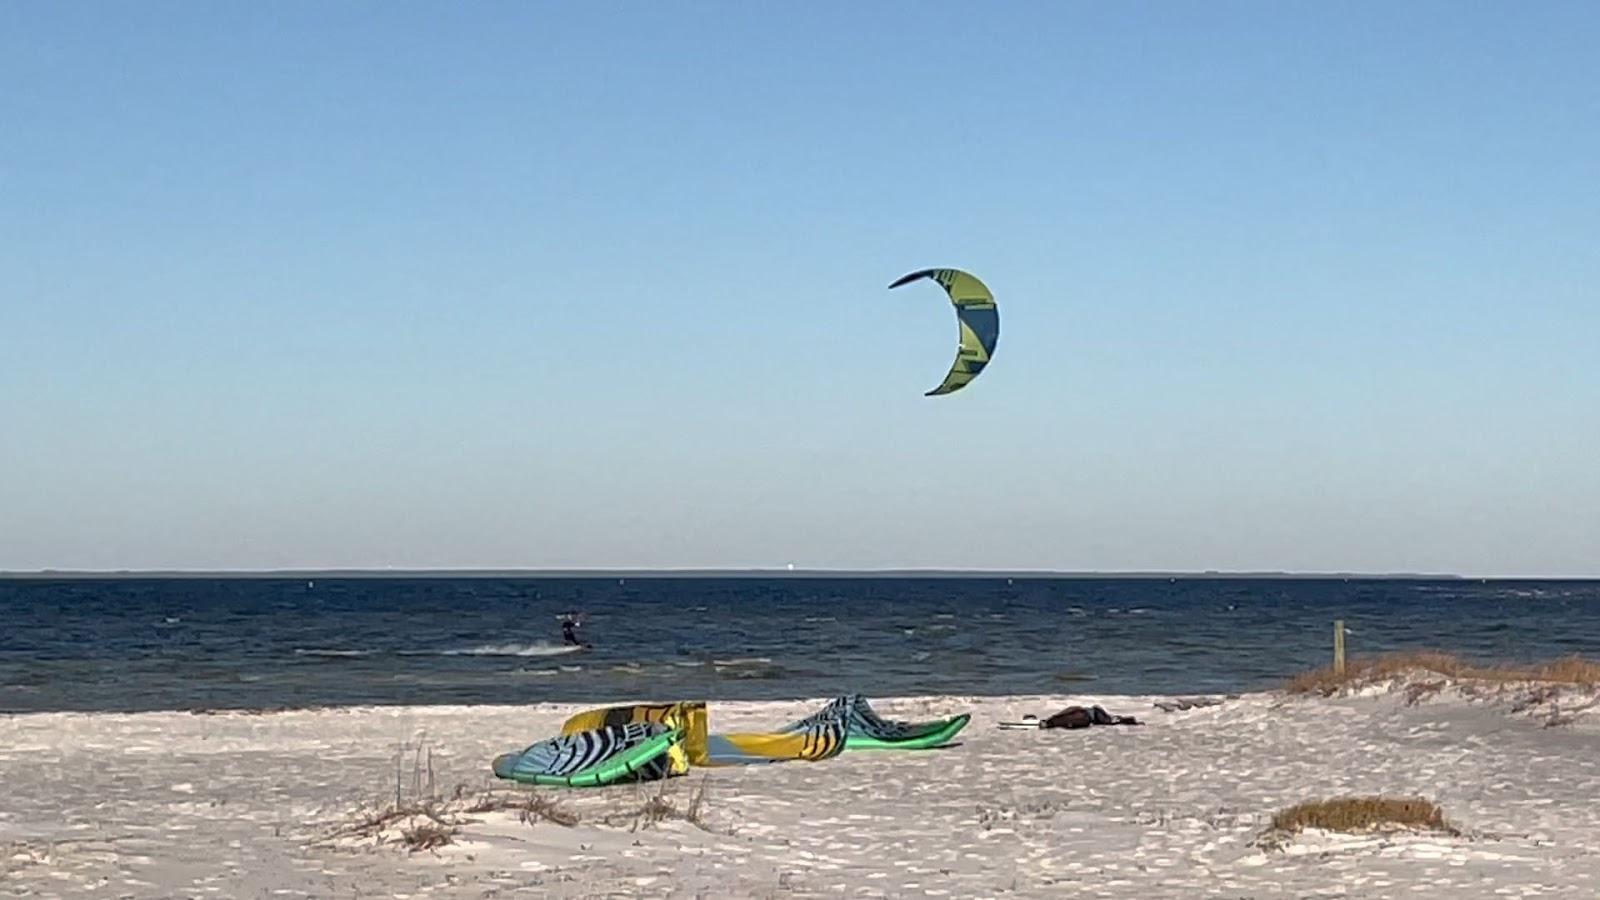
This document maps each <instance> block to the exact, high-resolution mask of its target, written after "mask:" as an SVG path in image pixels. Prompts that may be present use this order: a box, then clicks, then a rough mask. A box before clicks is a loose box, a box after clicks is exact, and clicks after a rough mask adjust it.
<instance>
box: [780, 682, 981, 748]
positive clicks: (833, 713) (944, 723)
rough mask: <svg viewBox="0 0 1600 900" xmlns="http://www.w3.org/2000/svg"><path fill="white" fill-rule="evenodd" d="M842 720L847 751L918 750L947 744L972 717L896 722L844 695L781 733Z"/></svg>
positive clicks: (859, 699) (863, 700) (856, 696)
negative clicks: (814, 724) (825, 721)
mask: <svg viewBox="0 0 1600 900" xmlns="http://www.w3.org/2000/svg"><path fill="white" fill-rule="evenodd" d="M832 719H843V720H844V722H845V726H846V741H845V748H846V749H848V750H882V749H903V750H921V749H926V748H929V747H937V746H940V745H942V744H946V743H949V741H950V739H951V738H953V737H955V736H956V734H957V733H958V732H960V731H961V729H963V728H965V727H966V726H967V723H968V722H970V721H971V720H972V717H971V716H970V715H968V714H967V713H962V714H961V715H958V716H952V717H950V718H946V719H934V720H932V721H927V722H896V721H892V720H890V719H885V718H883V717H882V716H880V715H878V713H877V711H876V710H874V709H873V708H872V704H870V703H868V702H867V698H865V697H863V696H861V695H860V694H847V695H846V696H843V697H840V698H838V699H837V700H834V701H832V702H830V703H829V704H828V705H827V706H825V707H823V708H822V709H821V710H819V711H818V712H816V713H813V714H811V715H809V716H807V717H806V718H804V719H800V720H798V721H796V722H793V723H791V724H789V725H788V726H787V727H786V728H785V729H784V730H785V731H797V730H801V729H804V728H808V727H810V726H811V725H812V724H813V723H814V722H816V721H819V720H832Z"/></svg>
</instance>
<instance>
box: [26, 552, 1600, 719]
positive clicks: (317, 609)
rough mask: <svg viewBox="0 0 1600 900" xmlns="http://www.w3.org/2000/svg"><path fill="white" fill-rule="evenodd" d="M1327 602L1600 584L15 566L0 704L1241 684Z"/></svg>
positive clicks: (1493, 650)
mask: <svg viewBox="0 0 1600 900" xmlns="http://www.w3.org/2000/svg"><path fill="white" fill-rule="evenodd" d="M569 610H571V611H579V612H582V613H583V614H584V615H585V624H584V625H583V627H582V628H581V629H580V634H581V635H582V637H584V638H585V639H586V640H588V641H590V642H592V643H593V645H594V647H593V649H589V650H583V651H576V652H575V651H573V650H571V649H570V648H568V647H565V646H563V644H562V641H561V631H560V627H559V619H558V617H559V616H560V615H561V614H562V613H564V612H567V611H569ZM1337 618H1342V619H1344V620H1345V623H1346V627H1347V628H1348V629H1349V631H1350V634H1349V636H1348V638H1347V641H1348V649H1349V652H1350V653H1351V654H1360V653H1370V652H1380V651H1389V650H1397V649H1420V648H1430V649H1444V650H1450V651H1453V652H1457V653H1460V654H1462V655H1464V656H1467V657H1470V658H1478V659H1483V660H1532V659H1547V658H1551V657H1555V656H1561V655H1568V654H1573V653H1581V654H1586V655H1600V582H1563V583H1558V582H1488V583H1481V582H1475V581H1406V580H1351V581H1342V580H1338V579H1327V580H1287V579H1286V580H1262V579H1240V580H1229V579H1211V578H1204V579H1202V578H1195V579H1177V580H1170V579H1166V578H1152V579H1088V578H1016V579H1014V580H1008V579H1006V578H1003V577H1001V578H975V577H959V578H801V577H778V578H756V577H750V578H739V577H722V578H674V577H651V578H642V577H628V578H625V579H619V578H615V577H611V578H536V577H528V578H450V577H431V578H395V579H388V578H371V577H363V578H331V579H317V580H316V581H315V582H314V583H311V582H307V581H306V580H304V579H273V578H214V579H213V578H174V579H154V578H151V579H116V580H113V579H107V580H81V579H58V580H50V579H26V580H17V579H13V580H4V581H0V711H5V712H20V711H36V710H149V709H202V708H204V709H224V708H292V707H308V706H337V705H350V704H399V703H405V704H423V703H531V702H539V701H574V702H594V703H608V702H615V701H622V700H628V699H686V698H705V699H784V698H797V697H815V696H828V695H835V694H842V693H848V692H861V693H865V694H867V695H868V696H879V697H882V696H892V695H910V694H1012V693H1051V692H1056V693H1059V692H1070V693H1075V694H1090V695H1093V694H1102V693H1103V694H1108V695H1110V694H1126V693H1188V692H1216V691H1246V690H1252V689H1260V688H1269V687H1274V686H1276V685H1278V684H1280V683H1281V682H1282V681H1283V680H1284V679H1285V678H1287V677H1289V676H1291V675H1293V674H1294V673H1296V672H1299V671H1302V670H1305V669H1307V668H1311V667H1314V666H1318V665H1323V664H1325V663H1327V661H1328V660H1329V658H1330V655H1331V647H1332V623H1333V621H1334V620H1335V619H1337Z"/></svg>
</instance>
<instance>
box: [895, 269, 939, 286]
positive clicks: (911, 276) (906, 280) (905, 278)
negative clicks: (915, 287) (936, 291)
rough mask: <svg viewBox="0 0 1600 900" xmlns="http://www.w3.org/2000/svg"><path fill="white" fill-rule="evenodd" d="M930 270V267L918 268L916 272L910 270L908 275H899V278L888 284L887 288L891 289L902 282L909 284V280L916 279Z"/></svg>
mask: <svg viewBox="0 0 1600 900" xmlns="http://www.w3.org/2000/svg"><path fill="white" fill-rule="evenodd" d="M932 271H933V270H932V269H920V270H918V271H916V272H912V273H911V274H909V275H901V276H900V277H899V278H896V279H895V280H894V283H893V284H891V285H889V290H891V291H892V290H894V289H895V288H897V287H899V286H900V285H902V284H910V283H911V282H913V281H916V280H917V279H918V278H921V277H923V276H925V275H927V274H928V273H929V272H932Z"/></svg>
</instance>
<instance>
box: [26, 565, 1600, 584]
mask: <svg viewBox="0 0 1600 900" xmlns="http://www.w3.org/2000/svg"><path fill="white" fill-rule="evenodd" d="M752 576H760V577H788V578H819V577H820V578H826V577H836V578H837V577H843V578H874V577H877V578H884V577H943V578H1013V579H1014V578H1028V579H1097V578H1098V579H1154V578H1167V579H1179V578H1182V579H1190V580H1205V579H1211V580H1222V579H1230V578H1234V579H1271V578H1278V579H1304V580H1333V579H1344V580H1351V579H1357V580H1363V581H1384V580H1387V581H1594V580H1600V576H1593V575H1589V576H1585V575H1576V576H1564V575H1462V574H1458V573H1451V572H1431V573H1430V572H1359V571H1350V572H1342V571H1292V570H1272V569H1246V570H1220V569H1206V570H1202V571H1193V570H1180V569H1148V570H1145V569H1139V570H1105V571H1097V570H1071V569H981V568H959V569H940V568H918V567H903V568H841V569H829V568H799V567H795V568H788V567H779V568H769V567H761V566H750V567H732V566H705V567H693V566H682V567H661V568H600V567H570V568H480V567H473V568H441V567H435V568H402V567H398V566H387V567H383V568H324V569H316V568H285V569H50V568H45V569H5V570H0V579H6V580H21V579H30V578H33V579H37V578H83V579H90V578H129V579H133V578H302V577H306V578H317V577H321V578H618V577H621V578H627V577H633V578H684V577H699V578H716V577H723V578H727V577H752Z"/></svg>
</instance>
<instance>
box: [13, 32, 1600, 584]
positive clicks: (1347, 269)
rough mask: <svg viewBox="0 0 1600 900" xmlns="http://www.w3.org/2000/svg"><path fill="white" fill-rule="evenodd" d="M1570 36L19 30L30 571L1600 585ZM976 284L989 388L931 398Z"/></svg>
mask: <svg viewBox="0 0 1600 900" xmlns="http://www.w3.org/2000/svg"><path fill="white" fill-rule="evenodd" d="M1596 47H1600V7H1597V6H1596V5H1595V4H1593V3H1586V2H1573V3H1556V2H1550V3H1539V4H1534V5H1518V4H1463V3H1445V2H1441V3H1424V2H1417V3H1405V4H1393V3H1382V2H1366V3H1340V4H1322V5H1316V4H1283V3H1271V2H1261V3H1208V4H1161V3H1137V4H1100V3H1096V4H1090V3H1072V4H1068V3H1014V4H1005V5H1001V6H986V5H974V4H966V3H909V2H907V3H874V4H855V3H818V4H791V5H787V6H777V5H771V4H744V3H709V2H704V3H682V4H642V3H634V4H600V3H564V4H556V3H506V4H487V3H472V4H438V3H435V4H421V3H392V2H385V3H375V2H374V3H365V2H347V3H337V4H327V3H306V2H299V3H278V4H246V3H237V2H233V3H205V4H201V3H176V2H149V3H137V4H132V3H78V4H60V3H44V2H13V3H6V4H3V5H0V85H3V86H4V90H0V568H8V569H34V568H41V567H63V568H73V567H84V568H166V567H176V568H210V567H223V568H276V567H285V566H288V567H299V566H311V567H321V566H336V567H345V566H360V567H381V566H386V565H395V566H449V567H458V566H530V567H539V566H647V567H653V566H747V565H760V566H766V565H773V566H781V565H783V564H786V563H789V562H794V563H795V564H797V565H798V566H801V567H806V566H841V567H879V566H936V567H984V568H989V567H1002V568H1003V567H1020V568H1055V569H1105V570H1127V569H1156V568H1159V569H1261V568H1270V569H1293V570H1362V571H1393V570H1410V571H1418V570H1421V571H1452V572H1460V573H1466V574H1484V575H1495V574H1499V575H1513V574H1531V575H1585V574H1586V575H1600V53H1597V52H1596V49H1595V48H1596ZM927 266H958V267H962V268H967V269H970V270H971V271H973V272H975V273H977V274H978V275H979V276H980V277H982V278H984V279H985V280H986V281H987V282H988V283H989V285H990V287H991V288H992V289H993V290H994V291H995V293H996V294H997V296H998V299H999V303H1000V311H1001V322H1002V329H1001V338H1000V346H999V351H998V353H997V355H996V361H995V363H994V364H993V365H992V366H991V367H990V368H989V370H988V371H987V372H986V373H985V374H984V375H983V376H982V377H981V378H980V379H979V380H978V381H977V382H976V383H974V384H973V385H972V386H971V387H970V388H968V389H967V390H965V391H963V392H961V393H958V394H955V395H952V396H948V397H939V398H925V397H923V396H922V393H923V391H925V390H927V389H929V388H931V387H933V386H934V385H936V384H937V383H938V382H939V380H940V378H941V377H942V376H943V374H944V371H945V369H946V368H947V367H948V365H949V363H950V361H951V359H952V358H953V356H954V347H955V334H956V332H955V322H954V318H953V315H952V312H951V310H950V307H949V305H948V303H947V302H946V300H945V298H944V297H943V295H942V294H941V293H940V292H939V291H938V289H937V288H936V287H935V286H933V285H932V284H930V283H928V282H922V283H921V284H920V285H917V286H912V287H907V288H902V289H900V290H897V291H894V292H890V291H887V290H885V288H886V286H887V285H888V283H889V282H890V281H891V280H893V279H894V278H896V277H898V276H900V275H902V274H904V273H905V272H908V271H911V270H914V269H918V268H922V267H927Z"/></svg>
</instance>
